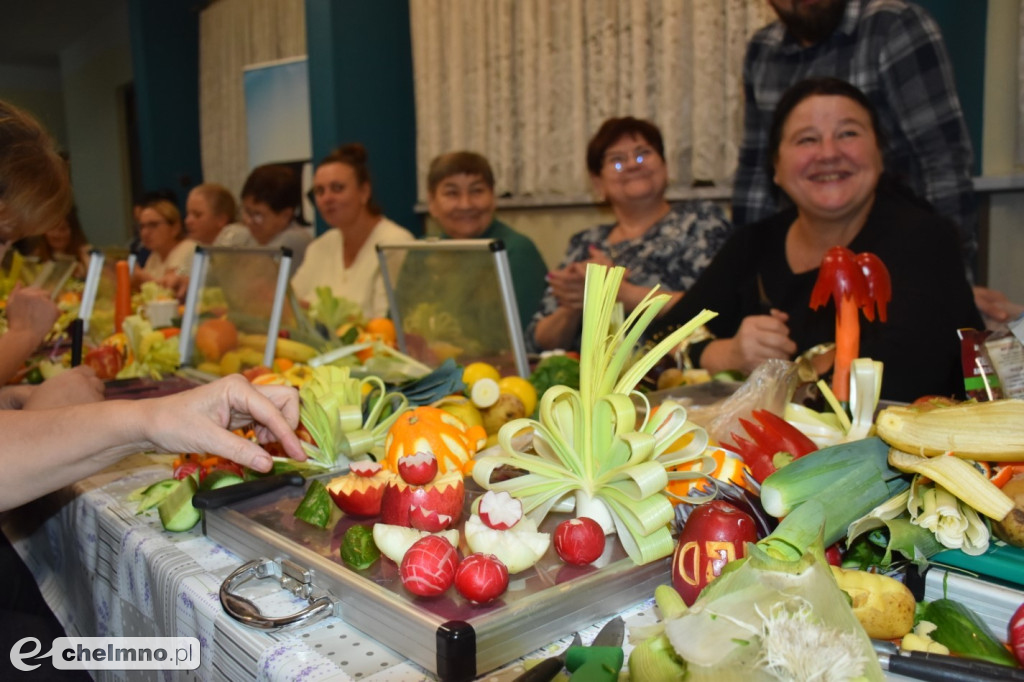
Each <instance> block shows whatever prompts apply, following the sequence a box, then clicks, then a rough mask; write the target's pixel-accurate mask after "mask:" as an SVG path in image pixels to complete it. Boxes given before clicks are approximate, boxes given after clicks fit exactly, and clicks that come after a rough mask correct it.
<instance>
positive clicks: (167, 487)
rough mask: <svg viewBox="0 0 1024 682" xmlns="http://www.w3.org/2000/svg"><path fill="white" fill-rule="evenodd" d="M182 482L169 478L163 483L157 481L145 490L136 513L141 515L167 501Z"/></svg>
mask: <svg viewBox="0 0 1024 682" xmlns="http://www.w3.org/2000/svg"><path fill="white" fill-rule="evenodd" d="M180 482H181V481H179V480H178V479H176V478H167V479H164V480H162V481H157V482H156V483H154V484H153V485H151V486H149V487H148V488H146V489H145V490H143V491H142V497H141V498H140V499H139V508H138V510H137V511H136V513H137V514H141V513H142V512H144V511H146V510H147V509H152V508H153V507H155V506H157V505H158V504H160V503H161V502H163V501H164V500H165V499H167V496H168V495H170V494H171V493H172V492H174V489H175V488H177V487H178V484H179V483H180Z"/></svg>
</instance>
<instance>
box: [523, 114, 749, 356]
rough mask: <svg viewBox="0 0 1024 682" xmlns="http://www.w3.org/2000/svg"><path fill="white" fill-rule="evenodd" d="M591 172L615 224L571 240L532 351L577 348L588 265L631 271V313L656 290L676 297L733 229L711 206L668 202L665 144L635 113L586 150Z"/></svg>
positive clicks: (604, 130)
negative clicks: (666, 194) (594, 264)
mask: <svg viewBox="0 0 1024 682" xmlns="http://www.w3.org/2000/svg"><path fill="white" fill-rule="evenodd" d="M587 169H588V170H589V171H590V179H591V182H592V183H593V186H594V190H595V192H596V193H597V195H598V197H599V198H600V199H601V200H603V201H607V202H608V206H609V207H610V208H611V210H612V214H613V215H614V217H615V222H613V223H609V224H606V225H598V226H597V227H593V228H590V229H589V230H584V231H583V232H579V233H577V234H575V235H573V236H572V238H571V239H570V240H569V246H568V249H567V250H566V254H565V259H564V260H563V261H562V264H561V266H560V267H559V269H557V270H555V271H553V272H549V273H548V276H547V280H548V288H547V290H546V291H545V293H544V298H543V300H542V301H541V309H540V310H539V311H538V312H537V314H536V315H534V317H533V320H532V321H531V323H530V325H529V327H528V328H527V332H526V340H527V345H528V346H529V347H530V350H532V351H539V350H548V349H554V348H564V349H578V348H579V343H580V327H581V323H582V320H583V282H584V277H585V273H586V266H587V264H588V263H601V264H604V265H620V266H623V267H625V268H626V269H627V274H626V278H625V280H624V281H623V283H622V286H621V288H620V290H619V300H620V301H621V302H622V303H623V305H624V306H625V308H626V313H627V314H628V313H629V311H631V310H632V309H633V307H634V306H636V304H637V303H639V302H640V301H641V299H643V297H644V296H645V295H646V294H647V292H649V291H650V290H651V289H652V288H653V287H654V286H656V285H657V286H659V291H661V292H665V293H669V294H672V295H673V296H674V297H675V299H678V297H679V296H681V295H682V292H683V291H685V290H686V289H687V288H688V287H689V286H690V285H691V284H693V283H694V282H695V281H696V279H697V276H698V275H700V273H701V271H703V270H704V268H705V267H707V265H708V263H710V262H711V259H712V258H713V257H714V255H715V253H716V252H717V251H718V249H719V247H720V246H722V244H724V243H725V240H726V238H727V237H728V235H729V233H730V231H731V229H732V226H731V224H730V223H729V220H728V219H727V218H726V216H725V212H724V211H723V210H722V209H721V208H720V207H719V206H717V205H716V204H714V203H712V202H710V201H686V202H683V203H680V204H677V205H674V206H673V205H670V204H669V203H668V201H667V200H666V199H665V190H666V188H667V187H668V169H667V168H666V165H665V148H664V143H663V142H662V137H661V131H660V130H658V127H657V126H656V125H654V124H653V123H651V122H650V121H645V120H641V119H637V118H633V117H632V116H627V117H624V118H610V119H608V120H607V121H605V122H604V123H603V124H602V125H601V127H600V128H599V129H598V131H597V133H595V135H594V137H593V138H591V140H590V143H589V144H588V145H587Z"/></svg>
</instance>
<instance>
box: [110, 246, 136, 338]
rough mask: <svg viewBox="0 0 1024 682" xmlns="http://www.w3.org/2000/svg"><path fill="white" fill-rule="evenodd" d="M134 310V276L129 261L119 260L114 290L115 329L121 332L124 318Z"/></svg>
mask: <svg viewBox="0 0 1024 682" xmlns="http://www.w3.org/2000/svg"><path fill="white" fill-rule="evenodd" d="M131 310H132V277H131V273H130V272H129V270H128V261H125V260H119V261H117V281H116V289H115V291H114V331H116V332H120V331H121V327H122V325H123V324H124V318H126V317H128V315H129V314H131Z"/></svg>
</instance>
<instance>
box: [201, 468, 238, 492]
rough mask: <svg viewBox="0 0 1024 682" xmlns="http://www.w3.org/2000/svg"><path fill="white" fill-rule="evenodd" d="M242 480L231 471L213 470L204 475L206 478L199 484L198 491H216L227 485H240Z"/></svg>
mask: <svg viewBox="0 0 1024 682" xmlns="http://www.w3.org/2000/svg"><path fill="white" fill-rule="evenodd" d="M243 480H244V479H243V478H242V477H241V476H239V475H238V474H236V473H235V472H233V471H228V470H226V469H215V470H213V471H211V472H210V473H208V474H206V478H204V479H203V480H202V482H201V483H200V484H199V489H200V490H216V489H217V488H223V487H225V486H229V485H235V484H236V483H241V482H242V481H243Z"/></svg>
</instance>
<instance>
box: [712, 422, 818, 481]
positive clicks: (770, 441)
mask: <svg viewBox="0 0 1024 682" xmlns="http://www.w3.org/2000/svg"><path fill="white" fill-rule="evenodd" d="M753 416H754V419H756V420H757V421H756V422H752V421H750V420H749V419H740V420H739V421H740V425H741V426H743V429H744V430H745V431H746V432H747V436H749V439H748V438H744V437H743V436H737V435H735V434H734V435H733V446H732V448H733V449H734V450H735V451H736V452H737V453H739V455H740V456H741V457H742V458H743V461H744V462H746V464H747V466H748V467H750V473H751V475H752V476H753V477H754V480H756V481H757V482H758V483H762V482H763V481H764V479H766V478H768V476H770V475H771V474H772V473H774V472H775V470H776V469H777V468H778V467H779V466H782V465H783V464H785V463H787V462H789V461H791V460H793V459H796V458H797V457H803V456H804V455H806V454H807V453H809V452H814V451H815V450H817V449H818V446H817V445H815V444H814V441H812V440H811V439H810V438H808V437H807V436H806V435H805V434H804V433H803V432H802V431H800V430H799V429H798V428H796V427H795V426H793V425H792V424H790V423H789V422H787V421H786V420H785V419H783V418H782V417H780V416H778V415H777V414H775V413H774V412H770V411H768V410H764V409H760V410H754V411H753ZM727 447H728V446H727ZM777 456H778V457H781V458H782V459H778V460H777V459H776V458H777Z"/></svg>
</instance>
